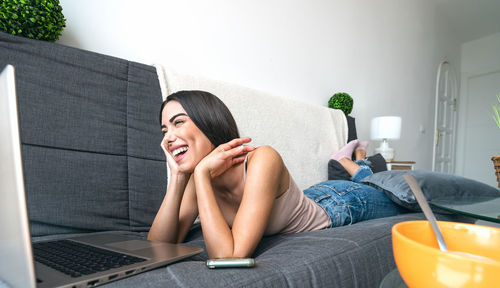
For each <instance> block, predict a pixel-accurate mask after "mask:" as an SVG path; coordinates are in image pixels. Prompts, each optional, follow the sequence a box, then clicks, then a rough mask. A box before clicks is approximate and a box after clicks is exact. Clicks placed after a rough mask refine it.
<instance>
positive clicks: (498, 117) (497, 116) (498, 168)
mask: <svg viewBox="0 0 500 288" xmlns="http://www.w3.org/2000/svg"><path fill="white" fill-rule="evenodd" d="M497 100H498V103H500V93H498V95H497ZM499 110H500V108H498V107H497V106H496V105H493V119H494V120H495V122H496V123H497V126H498V128H500V113H499ZM491 161H493V166H494V167H495V174H496V176H497V182H498V188H500V155H496V156H493V157H492V158H491Z"/></svg>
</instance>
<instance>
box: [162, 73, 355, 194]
mask: <svg viewBox="0 0 500 288" xmlns="http://www.w3.org/2000/svg"><path fill="white" fill-rule="evenodd" d="M155 67H156V68H157V73H158V78H159V81H160V87H161V89H162V94H163V97H164V99H165V98H166V97H167V95H169V94H171V93H174V92H176V91H180V90H204V91H208V92H210V93H212V94H214V95H216V96H217V97H219V98H220V99H221V100H222V101H223V102H224V103H225V104H226V105H227V106H228V107H229V110H231V112H232V113H233V116H234V118H235V120H236V124H237V125H238V128H239V131H240V135H241V136H242V137H250V138H252V142H251V145H254V146H260V145H270V146H272V147H273V148H274V149H276V150H277V151H278V152H279V153H280V154H281V156H282V157H283V160H284V162H285V164H286V166H287V167H288V170H289V171H290V173H291V175H292V177H293V178H294V180H295V181H296V183H297V185H298V186H299V187H300V188H302V189H305V188H307V187H309V186H311V185H314V184H316V183H319V182H321V181H325V180H327V176H328V160H329V159H330V155H331V154H332V153H334V152H336V151H337V150H339V149H340V148H341V147H343V146H344V145H345V144H346V142H347V132H348V129H347V121H346V118H345V116H344V114H343V112H341V111H340V110H334V109H329V108H327V107H322V106H318V105H312V104H308V103H303V102H298V101H295V100H291V99H286V98H281V97H276V96H273V95H270V94H267V93H265V92H261V91H256V90H253V89H250V88H246V87H242V86H239V85H235V84H230V83H224V82H220V81H215V80H210V79H205V78H202V77H198V76H192V75H185V74H182V73H178V72H175V71H172V70H170V69H165V68H164V67H163V66H162V65H155Z"/></svg>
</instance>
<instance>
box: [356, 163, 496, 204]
mask: <svg viewBox="0 0 500 288" xmlns="http://www.w3.org/2000/svg"><path fill="white" fill-rule="evenodd" d="M406 173H409V174H412V175H413V176H415V178H416V179H417V181H418V184H419V185H420V187H421V189H422V192H424V195H425V197H426V198H427V200H428V201H431V200H447V201H453V200H460V199H465V198H471V199H474V198H477V197H481V196H484V197H500V194H499V191H498V189H497V188H495V187H492V186H489V185H487V184H484V183H481V182H478V181H475V180H472V179H468V178H465V177H461V176H457V175H450V174H444V173H437V172H431V171H420V170H414V171H403V170H392V171H385V172H380V173H376V174H373V175H371V176H368V177H366V178H364V179H363V180H362V182H364V183H366V184H369V185H372V186H374V187H376V188H379V189H381V190H383V191H384V193H385V194H386V195H387V196H388V197H389V198H390V199H391V200H392V201H394V202H395V203H397V204H399V205H401V206H403V207H406V208H408V209H411V210H413V211H421V210H420V206H419V205H418V203H417V201H416V199H415V196H414V195H413V193H412V192H411V190H410V187H409V186H408V184H407V183H406V180H405V179H404V177H403V175H404V174H406Z"/></svg>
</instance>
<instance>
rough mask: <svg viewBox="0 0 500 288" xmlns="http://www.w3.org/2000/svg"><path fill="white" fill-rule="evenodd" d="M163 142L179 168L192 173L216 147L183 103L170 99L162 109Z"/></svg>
mask: <svg viewBox="0 0 500 288" xmlns="http://www.w3.org/2000/svg"><path fill="white" fill-rule="evenodd" d="M161 115H162V120H161V128H162V131H163V133H164V135H165V136H164V137H163V140H162V141H163V143H164V146H165V148H166V149H167V151H168V153H170V155H171V156H172V158H173V159H174V160H175V162H176V163H177V164H178V165H179V170H180V171H182V172H186V173H191V172H193V171H194V168H195V167H196V165H198V163H199V162H200V161H201V160H202V159H203V158H204V157H205V156H206V155H208V154H209V153H210V152H211V151H212V150H213V149H214V148H215V147H214V145H213V144H212V143H211V142H210V140H209V139H208V138H207V136H205V134H203V132H202V131H201V130H200V129H199V128H198V127H197V126H196V125H195V124H194V122H193V121H192V120H191V118H190V117H189V116H188V115H187V113H186V111H185V110H184V108H183V107H182V105H181V104H180V103H179V102H177V101H175V100H171V101H169V102H168V103H167V104H166V105H165V106H164V108H163V111H162V114H161Z"/></svg>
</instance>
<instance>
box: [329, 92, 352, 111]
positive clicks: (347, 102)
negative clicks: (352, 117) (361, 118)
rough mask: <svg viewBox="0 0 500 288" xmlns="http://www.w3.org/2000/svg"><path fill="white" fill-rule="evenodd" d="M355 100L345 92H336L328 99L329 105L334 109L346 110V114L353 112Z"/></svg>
mask: <svg viewBox="0 0 500 288" xmlns="http://www.w3.org/2000/svg"><path fill="white" fill-rule="evenodd" d="M353 104H354V101H353V100H352V97H351V96H350V95H349V94H347V93H344V92H340V93H335V94H333V96H332V97H330V100H328V107H330V108H332V109H340V110H342V111H343V112H344V114H345V116H347V115H349V114H350V113H351V112H352V106H353Z"/></svg>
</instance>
